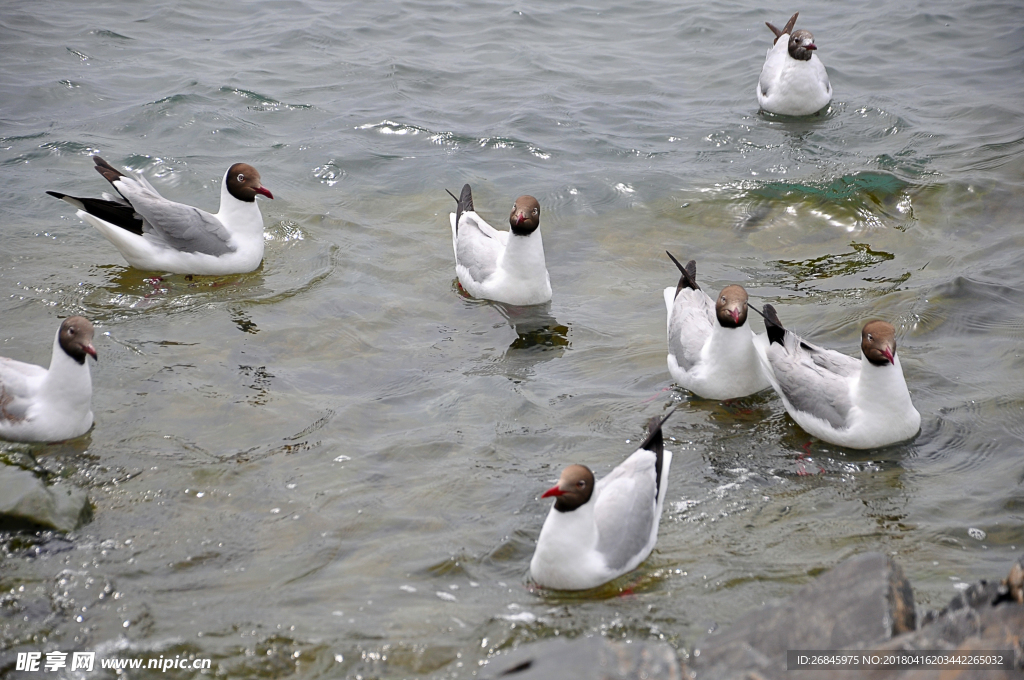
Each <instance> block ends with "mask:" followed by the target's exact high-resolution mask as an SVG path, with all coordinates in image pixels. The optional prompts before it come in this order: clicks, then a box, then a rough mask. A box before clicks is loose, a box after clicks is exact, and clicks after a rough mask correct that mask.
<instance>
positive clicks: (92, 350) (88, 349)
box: [82, 345, 100, 361]
mask: <svg viewBox="0 0 1024 680" xmlns="http://www.w3.org/2000/svg"><path fill="white" fill-rule="evenodd" d="M82 351H83V352H85V353H86V354H88V355H89V356H91V357H92V358H93V359H95V360H96V361H99V360H100V358H99V357H98V356H96V348H95V347H93V346H92V345H86V346H85V347H83V348H82Z"/></svg>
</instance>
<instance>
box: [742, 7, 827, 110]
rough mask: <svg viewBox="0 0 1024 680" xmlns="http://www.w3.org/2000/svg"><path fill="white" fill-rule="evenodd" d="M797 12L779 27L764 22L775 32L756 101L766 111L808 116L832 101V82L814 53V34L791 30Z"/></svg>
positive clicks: (762, 70)
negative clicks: (781, 27)
mask: <svg viewBox="0 0 1024 680" xmlns="http://www.w3.org/2000/svg"><path fill="white" fill-rule="evenodd" d="M799 15H800V13H799V12H797V13H796V14H794V15H793V16H792V17H790V19H789V21H788V22H787V23H786V26H785V28H783V29H781V30H780V29H778V28H776V27H775V26H773V25H772V24H770V23H768V22H765V24H766V25H767V26H768V28H770V29H771V30H772V33H774V34H775V42H774V43H773V46H772V48H771V49H770V50H768V55H767V57H766V58H765V60H764V66H763V67H761V77H760V78H759V79H758V81H757V103H758V104H760V105H761V109H762V110H764V111H768V112H770V113H778V114H782V115H785V116H809V115H810V114H812V113H817V112H818V111H821V110H822V109H823V108H825V107H826V106H827V105H828V103H829V102H830V101H832V84H831V83H829V81H828V73H827V72H826V71H825V65H824V64H822V63H821V60H820V59H818V57H817V55H816V54H815V51H816V50H817V49H818V46H817V45H815V44H814V36H813V35H811V32H810V31H804V30H799V31H794V30H793V25H794V24H796V18H797V17H798V16H799Z"/></svg>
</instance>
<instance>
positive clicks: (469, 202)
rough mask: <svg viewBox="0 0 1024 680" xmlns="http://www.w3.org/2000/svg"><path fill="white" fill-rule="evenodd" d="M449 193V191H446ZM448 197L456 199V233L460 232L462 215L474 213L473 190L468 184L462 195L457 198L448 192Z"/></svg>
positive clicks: (464, 187)
mask: <svg viewBox="0 0 1024 680" xmlns="http://www.w3.org/2000/svg"><path fill="white" fill-rule="evenodd" d="M445 191H448V189H445ZM448 195H449V196H451V197H452V198H454V199H455V203H456V206H455V231H456V232H458V231H459V222H461V221H462V213H465V212H470V211H474V208H473V190H472V189H471V188H470V187H469V184H466V185H464V186H463V187H462V193H461V195H460V196H456V195H455V194H453V193H452V192H451V191H448Z"/></svg>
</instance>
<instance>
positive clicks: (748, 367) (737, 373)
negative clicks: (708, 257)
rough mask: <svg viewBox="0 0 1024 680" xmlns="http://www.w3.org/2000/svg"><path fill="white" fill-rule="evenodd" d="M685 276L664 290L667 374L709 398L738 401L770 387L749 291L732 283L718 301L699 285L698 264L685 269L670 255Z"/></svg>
mask: <svg viewBox="0 0 1024 680" xmlns="http://www.w3.org/2000/svg"><path fill="white" fill-rule="evenodd" d="M665 252H666V254H667V255H668V256H669V257H670V258H671V259H672V261H673V262H675V264H676V267H678V268H679V271H680V272H681V273H682V276H680V278H679V285H677V286H676V287H674V288H673V287H671V286H669V287H668V288H666V289H665V307H666V309H667V310H668V372H669V373H671V374H672V379H673V380H675V381H676V383H677V384H678V385H679V386H680V387H683V388H685V389H688V390H690V391H691V392H693V393H694V394H696V395H697V396H699V397H704V398H705V399H737V398H739V397H745V396H747V395H748V394H754V393H755V392H760V391H761V390H764V389H768V388H769V387H771V383H770V382H768V378H767V376H765V375H764V371H763V370H762V369H761V361H760V359H759V358H758V354H757V350H756V349H755V348H754V332H753V331H752V330H750V325H749V324H748V323H747V291H746V290H744V289H743V286H738V285H732V286H726V287H725V288H723V289H722V292H721V293H720V294H719V296H718V299H717V300H712V299H711V298H710V297H708V294H707V293H705V292H704V291H702V290H701V289H700V286H698V285H697V263H696V262H695V261H694V260H690V261H689V262H688V263H687V264H686V266H685V267H684V266H683V265H681V264H679V260H677V259H676V258H675V257H673V256H672V253H669V252H668V251H665Z"/></svg>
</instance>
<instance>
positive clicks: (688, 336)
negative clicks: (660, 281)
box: [666, 288, 716, 371]
mask: <svg viewBox="0 0 1024 680" xmlns="http://www.w3.org/2000/svg"><path fill="white" fill-rule="evenodd" d="M667 295H668V292H667V291H666V296H667ZM715 323H716V319H715V303H714V302H713V301H712V300H711V298H709V297H708V295H707V293H705V292H704V291H702V290H693V289H690V288H684V289H682V290H680V291H679V293H678V294H677V295H676V296H675V300H674V302H673V303H672V311H671V313H670V316H669V322H668V349H669V352H671V353H672V355H673V356H674V357H675V358H676V363H677V364H679V367H680V368H681V369H683V370H684V371H689V370H690V369H691V368H693V366H694V364H696V363H697V361H699V360H700V351H701V348H703V347H704V343H705V342H707V339H708V337H710V335H711V331H712V329H713V324H715Z"/></svg>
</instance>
